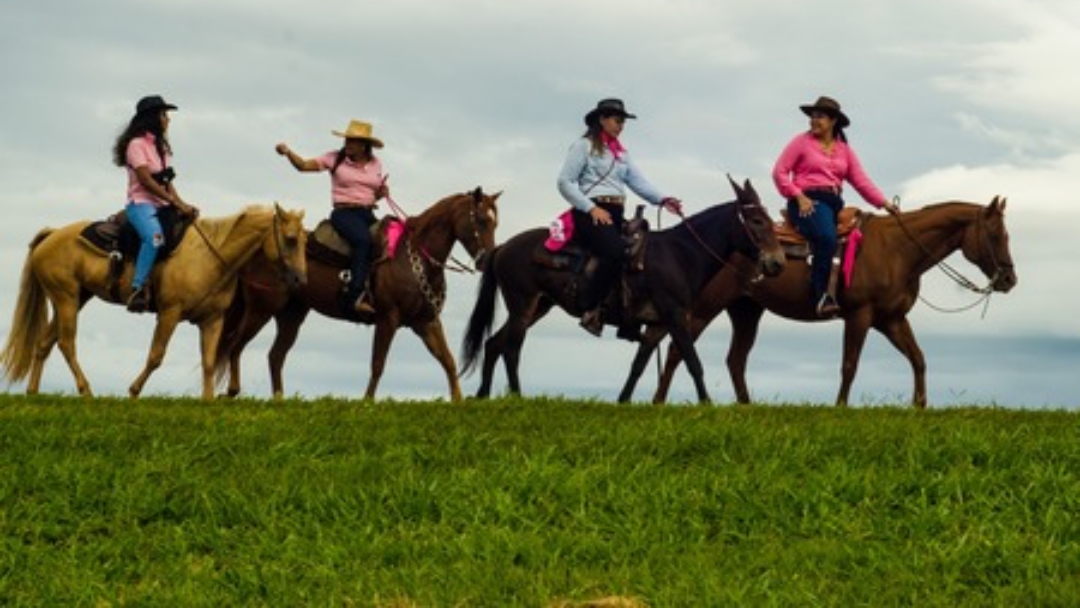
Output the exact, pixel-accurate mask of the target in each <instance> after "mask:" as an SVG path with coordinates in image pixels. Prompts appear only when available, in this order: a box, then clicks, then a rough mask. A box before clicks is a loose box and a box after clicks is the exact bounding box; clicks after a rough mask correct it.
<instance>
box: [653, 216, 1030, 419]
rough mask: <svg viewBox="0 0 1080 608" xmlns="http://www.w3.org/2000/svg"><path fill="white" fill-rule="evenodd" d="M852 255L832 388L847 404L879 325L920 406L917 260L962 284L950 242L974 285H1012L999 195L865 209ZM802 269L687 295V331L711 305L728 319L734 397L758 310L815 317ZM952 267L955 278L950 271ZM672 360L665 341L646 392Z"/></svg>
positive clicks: (719, 282)
mask: <svg viewBox="0 0 1080 608" xmlns="http://www.w3.org/2000/svg"><path fill="white" fill-rule="evenodd" d="M862 231H863V234H864V237H863V239H862V243H861V249H860V251H859V254H858V257H857V258H856V265H855V269H854V274H853V277H852V280H851V284H850V285H849V286H847V287H845V288H843V289H840V290H839V293H838V300H839V303H840V307H841V313H840V316H841V317H842V318H843V320H844V355H843V364H842V367H841V382H840V392H839V394H838V395H837V397H836V404H837V405H840V406H843V405H846V404H847V401H848V394H849V391H850V390H851V383H852V381H853V380H854V379H855V371H856V370H857V369H858V366H859V355H860V354H861V352H862V347H863V343H864V342H865V341H866V335H867V333H868V332H869V330H870V328H874V329H876V330H877V331H879V332H881V333H882V334H883V335H884V336H885V337H886V338H888V339H889V342H890V343H892V345H893V346H894V347H896V349H897V350H898V351H900V352H901V353H902V354H903V355H904V356H905V357H906V358H907V360H908V362H909V363H910V364H911V369H912V371H913V372H914V374H915V391H914V394H913V396H912V402H913V404H914V405H915V406H916V407H918V408H925V407H926V361H925V360H924V359H923V354H922V351H921V350H920V349H919V345H918V343H917V342H916V340H915V334H914V332H913V331H912V329H911V325H910V324H909V323H908V320H907V313H908V311H909V310H911V307H912V306H914V305H915V301H916V299H917V298H918V296H919V279H920V277H921V276H922V274H923V273H925V272H926V271H927V270H929V269H931V268H933V267H934V266H937V265H939V264H941V265H942V268H943V270H945V271H946V272H947V273H949V274H950V276H952V277H953V278H954V279H956V280H957V281H958V282H960V283H961V284H962V285H965V286H969V287H972V288H974V287H973V286H971V285H970V282H968V281H966V280H964V279H962V277H959V275H958V274H957V273H956V271H954V270H952V269H951V268H949V267H948V266H946V265H944V264H943V260H944V259H945V258H946V257H948V256H949V255H950V254H951V253H953V252H954V251H956V250H957V249H959V250H960V251H961V252H963V255H964V257H965V258H967V259H968V261H970V262H972V263H973V264H975V265H976V266H978V267H979V269H980V270H981V271H982V272H983V274H985V275H986V276H987V277H988V278H989V281H990V285H989V287H988V288H986V289H984V290H981V291H982V292H983V293H985V294H986V295H989V293H990V290H993V291H1000V292H1008V291H1009V290H1010V289H1012V288H1013V287H1014V286H1015V285H1016V272H1015V271H1014V269H1013V262H1012V255H1011V254H1010V253H1009V233H1008V231H1007V230H1006V229H1005V200H1004V199H998V198H997V197H995V198H994V200H993V201H992V202H991V203H990V204H989V205H987V206H983V205H978V204H975V203H962V202H946V203H939V204H935V205H929V206H927V207H924V208H922V209H918V210H915V211H908V212H905V213H901V214H899V215H897V216H895V217H880V216H869V217H867V218H866V220H865V221H864V223H863V226H862ZM809 277H810V271H809V267H808V266H807V264H806V260H797V259H790V260H788V264H787V269H786V270H785V271H784V272H783V273H782V274H781V275H780V276H778V277H776V278H774V279H768V280H764V281H761V282H758V283H753V284H748V283H747V282H746V281H744V280H743V279H742V277H740V276H739V275H738V274H736V273H734V272H730V271H727V270H725V271H723V272H721V273H720V274H719V275H717V276H716V277H714V278H713V280H712V281H711V282H710V283H709V284H708V285H707V286H706V287H705V289H704V290H703V291H702V292H701V294H700V296H699V297H698V298H697V300H696V301H695V303H694V309H693V319H692V320H691V322H690V327H691V331H692V332H693V335H694V336H695V338H696V337H697V336H698V335H699V334H700V333H701V332H702V331H704V330H705V328H706V327H707V326H708V324H709V323H710V322H711V321H712V320H713V319H714V318H715V317H716V316H717V315H718V314H720V312H721V311H724V310H725V309H726V310H727V313H728V317H729V318H730V320H731V327H732V335H731V345H730V347H729V350H728V355H727V365H728V371H729V372H730V374H731V381H732V383H733V385H734V387H735V395H736V398H737V399H738V401H739V402H740V403H749V402H750V392H749V391H748V390H747V387H746V377H745V376H746V360H747V358H748V357H749V355H750V349H751V348H753V346H754V340H755V338H756V337H757V330H758V323H759V322H760V321H761V316H762V314H763V313H764V312H765V310H769V311H772V312H773V313H776V314H778V315H780V316H782V317H786V318H788V319H792V320H795V321H819V320H821V319H819V318H818V317H817V315H816V314H815V311H814V307H813V305H812V303H811V297H810V278H809ZM958 277H959V278H958ZM678 364H679V352H678V351H677V350H676V349H675V347H674V346H673V347H672V348H670V349H669V351H668V359H667V363H666V364H665V366H664V370H663V372H662V375H661V378H660V382H659V386H658V388H657V390H656V394H655V396H654V401H656V402H663V401H664V400H665V399H666V398H667V391H668V388H669V386H670V385H671V377H672V374H673V373H674V371H675V368H676V367H677V366H678Z"/></svg>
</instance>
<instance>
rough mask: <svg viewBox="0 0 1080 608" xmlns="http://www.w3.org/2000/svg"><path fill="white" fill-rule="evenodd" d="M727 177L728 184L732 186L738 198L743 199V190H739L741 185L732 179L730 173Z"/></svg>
mask: <svg viewBox="0 0 1080 608" xmlns="http://www.w3.org/2000/svg"><path fill="white" fill-rule="evenodd" d="M726 175H727V181H728V183H729V184H731V189H732V190H734V191H735V196H736V198H741V197H742V188H739V184H736V183H735V180H734V179H732V178H731V174H730V173H728V174H726Z"/></svg>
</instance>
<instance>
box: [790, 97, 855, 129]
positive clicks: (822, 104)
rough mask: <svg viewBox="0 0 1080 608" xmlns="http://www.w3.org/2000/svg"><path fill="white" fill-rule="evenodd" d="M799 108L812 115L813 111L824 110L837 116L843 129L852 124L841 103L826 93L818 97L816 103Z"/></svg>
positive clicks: (838, 123)
mask: <svg viewBox="0 0 1080 608" xmlns="http://www.w3.org/2000/svg"><path fill="white" fill-rule="evenodd" d="M799 109H800V110H802V111H803V114H806V115H807V116H810V114H812V113H813V112H824V113H826V114H828V115H829V116H832V117H833V118H835V119H836V121H837V125H839V127H840V128H841V129H843V128H844V127H846V126H848V125H850V124H851V121H850V120H848V117H847V114H844V113H843V112H841V111H840V103H839V102H837V101H836V100H835V99H833V98H832V97H825V96H824V95H822V96H821V97H818V98H817V101H815V102H814V103H812V104H809V105H804V106H799Z"/></svg>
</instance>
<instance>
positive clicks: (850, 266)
mask: <svg viewBox="0 0 1080 608" xmlns="http://www.w3.org/2000/svg"><path fill="white" fill-rule="evenodd" d="M860 241H862V231H861V230H859V229H858V228H855V229H853V230H852V231H851V232H850V233H848V240H847V247H845V248H844V267H843V270H844V287H850V286H851V275H852V274H854V272H855V253H856V252H857V250H858V249H859V242H860Z"/></svg>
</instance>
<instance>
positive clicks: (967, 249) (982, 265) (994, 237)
mask: <svg viewBox="0 0 1080 608" xmlns="http://www.w3.org/2000/svg"><path fill="white" fill-rule="evenodd" d="M1005 200H1006V199H1004V198H1001V197H997V196H995V197H994V200H992V201H990V204H989V205H988V206H986V207H983V208H981V209H979V211H978V214H979V215H978V217H977V218H976V219H975V221H974V222H972V223H971V224H969V225H968V227H967V228H966V229H965V230H964V237H963V241H962V242H961V245H960V246H961V250H962V251H963V252H964V257H965V258H967V260H968V261H970V262H971V263H972V264H975V265H976V266H978V267H979V270H982V272H983V274H985V275H986V277H987V278H989V279H990V287H991V288H992V289H993V290H994V291H1000V292H1002V293H1006V292H1008V291H1009V290H1011V289H1012V288H1013V287H1015V286H1016V270H1015V269H1014V268H1013V260H1012V253H1011V252H1010V251H1009V231H1008V230H1007V229H1006V228H1005Z"/></svg>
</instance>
